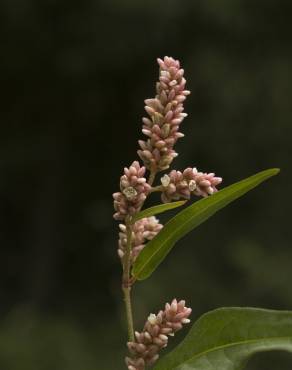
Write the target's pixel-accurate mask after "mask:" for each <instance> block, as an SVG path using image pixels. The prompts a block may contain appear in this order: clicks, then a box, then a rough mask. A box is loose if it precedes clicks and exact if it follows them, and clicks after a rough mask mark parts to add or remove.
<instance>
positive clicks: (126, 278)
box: [123, 218, 135, 342]
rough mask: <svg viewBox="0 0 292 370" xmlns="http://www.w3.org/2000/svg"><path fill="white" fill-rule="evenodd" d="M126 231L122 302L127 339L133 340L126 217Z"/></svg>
mask: <svg viewBox="0 0 292 370" xmlns="http://www.w3.org/2000/svg"><path fill="white" fill-rule="evenodd" d="M126 228H127V230H126V232H127V246H126V253H125V256H124V261H123V292H124V302H125V308H126V317H127V324H128V336H129V341H131V342H133V341H135V337H134V322H133V313H132V304H131V284H132V283H131V280H130V269H131V249H132V226H131V220H130V219H129V218H127V219H126Z"/></svg>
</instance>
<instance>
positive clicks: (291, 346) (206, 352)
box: [154, 308, 292, 370]
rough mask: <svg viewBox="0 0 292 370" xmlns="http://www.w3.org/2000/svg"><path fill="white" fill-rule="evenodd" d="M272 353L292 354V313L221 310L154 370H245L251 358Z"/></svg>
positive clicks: (211, 314)
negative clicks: (264, 352) (260, 353)
mask: <svg viewBox="0 0 292 370" xmlns="http://www.w3.org/2000/svg"><path fill="white" fill-rule="evenodd" d="M271 350H285V351H289V352H292V312H291V311H289V312H288V311H274V310H264V309H259V308H220V309H217V310H214V311H211V312H209V313H207V314H205V315H203V316H202V317H201V318H200V319H199V320H198V321H197V322H196V323H195V324H194V325H193V327H192V328H191V330H190V331H189V333H188V335H187V336H186V338H185V339H184V340H183V341H182V343H181V344H180V345H179V346H178V347H176V348H175V349H174V350H173V351H172V352H171V353H169V354H168V355H166V356H165V357H164V358H162V359H161V360H160V361H159V362H158V363H157V365H156V366H155V367H154V370H242V369H244V367H245V365H246V363H247V362H248V360H249V359H250V357H251V356H252V355H254V354H255V353H257V352H263V351H271ZM291 368H292V356H291ZM275 369H278V367H277V365H275Z"/></svg>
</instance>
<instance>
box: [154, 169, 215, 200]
mask: <svg viewBox="0 0 292 370" xmlns="http://www.w3.org/2000/svg"><path fill="white" fill-rule="evenodd" d="M221 182H222V178H221V177H216V176H215V174H214V173H203V172H198V170H197V169H196V168H186V169H185V170H184V171H183V172H180V171H176V170H173V171H171V172H170V173H169V174H168V175H164V176H163V177H162V178H161V184H162V194H161V200H162V202H164V203H167V202H171V201H172V200H178V199H180V198H184V199H190V196H191V194H194V195H197V196H202V197H207V196H208V195H211V194H213V193H215V192H216V191H217V188H216V186H217V185H219V184H220V183H221Z"/></svg>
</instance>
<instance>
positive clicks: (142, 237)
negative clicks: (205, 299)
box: [118, 216, 163, 263]
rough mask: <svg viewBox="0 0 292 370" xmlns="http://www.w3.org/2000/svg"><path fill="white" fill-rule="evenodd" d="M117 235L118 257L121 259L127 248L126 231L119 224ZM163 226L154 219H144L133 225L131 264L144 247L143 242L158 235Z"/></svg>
mask: <svg viewBox="0 0 292 370" xmlns="http://www.w3.org/2000/svg"><path fill="white" fill-rule="evenodd" d="M119 227H120V233H119V248H118V255H119V257H120V258H121V259H123V257H124V255H125V250H126V247H127V230H126V225H124V224H120V225H119ZM162 227H163V225H161V224H160V223H159V220H158V219H157V218H156V217H155V216H152V217H146V218H142V219H141V220H139V221H137V222H135V223H134V225H133V227H132V240H131V244H132V245H131V257H130V258H131V263H133V262H134V261H135V259H136V258H137V256H138V254H139V253H140V252H141V250H142V249H143V248H144V247H145V242H147V241H148V240H151V239H153V238H154V236H155V235H157V234H158V233H159V231H160V230H161V229H162Z"/></svg>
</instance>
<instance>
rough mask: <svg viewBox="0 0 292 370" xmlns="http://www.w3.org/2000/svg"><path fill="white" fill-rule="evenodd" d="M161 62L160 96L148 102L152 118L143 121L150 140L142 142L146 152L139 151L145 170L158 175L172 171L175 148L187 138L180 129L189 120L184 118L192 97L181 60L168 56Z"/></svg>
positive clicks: (157, 85)
mask: <svg viewBox="0 0 292 370" xmlns="http://www.w3.org/2000/svg"><path fill="white" fill-rule="evenodd" d="M157 62H158V64H159V66H160V71H159V82H158V83H157V84H156V93H157V94H156V96H155V98H152V99H145V104H146V106H145V110H146V112H147V113H148V115H149V118H143V123H144V126H143V130H142V132H143V134H145V135H146V136H148V139H147V140H146V141H143V142H141V141H140V142H139V145H140V147H141V149H142V150H139V151H138V154H139V157H140V158H141V159H142V161H143V162H144V165H145V167H146V168H148V169H149V170H154V171H156V172H158V171H162V170H165V169H167V168H169V166H170V164H171V162H172V161H173V159H174V158H175V157H176V155H175V154H176V153H175V152H174V150H173V147H174V145H175V144H176V142H177V140H178V139H179V138H181V137H183V135H182V134H181V133H180V132H179V131H178V127H179V125H180V123H181V122H182V121H183V119H184V118H185V116H186V114H182V111H183V102H184V100H185V99H186V96H187V95H189V93H190V92H189V91H188V90H185V84H186V80H185V78H184V77H183V75H184V70H183V69H181V68H180V63H179V61H178V60H175V59H173V58H171V57H167V56H166V57H164V59H163V60H162V59H160V58H158V59H157ZM151 122H152V124H151ZM155 125H158V127H159V129H160V130H159V131H157V129H155V128H154V126H155ZM170 125H172V126H171V127H172V129H171V130H170V127H169V126H170ZM146 148H147V152H146V150H145V149H146ZM155 150H158V152H159V155H157V153H155ZM149 153H150V155H149Z"/></svg>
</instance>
